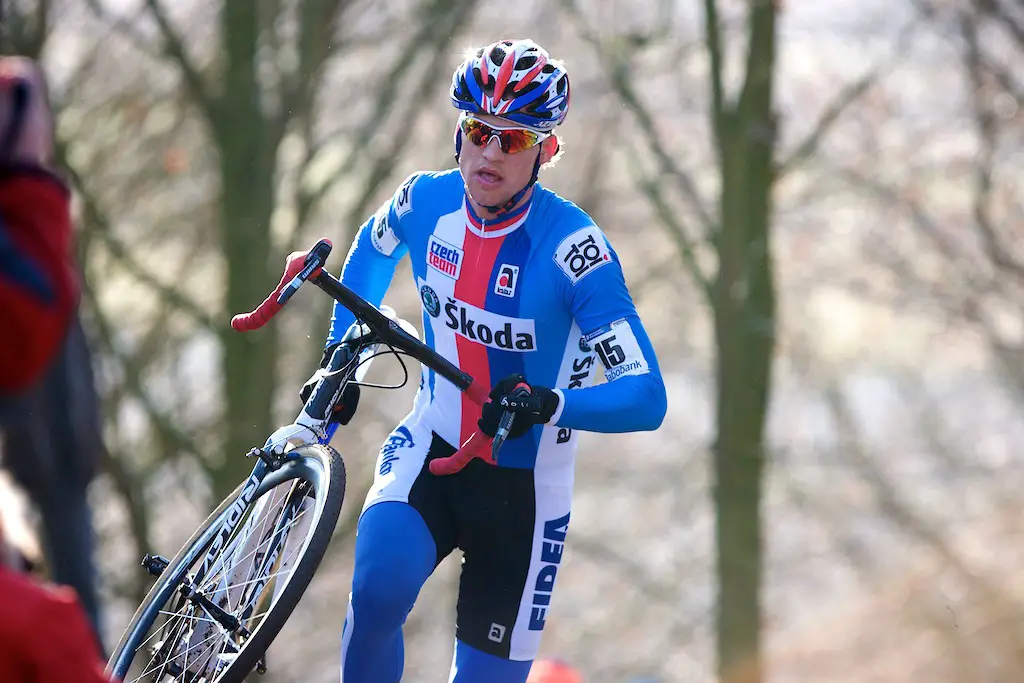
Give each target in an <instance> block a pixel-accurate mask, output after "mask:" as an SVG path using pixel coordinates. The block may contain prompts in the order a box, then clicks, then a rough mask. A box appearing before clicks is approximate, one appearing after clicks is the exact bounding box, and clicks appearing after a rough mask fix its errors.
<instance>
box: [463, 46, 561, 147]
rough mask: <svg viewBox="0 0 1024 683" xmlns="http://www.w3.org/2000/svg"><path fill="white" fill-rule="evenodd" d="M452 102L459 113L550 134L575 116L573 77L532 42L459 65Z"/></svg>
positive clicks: (484, 51)
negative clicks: (572, 113) (489, 117)
mask: <svg viewBox="0 0 1024 683" xmlns="http://www.w3.org/2000/svg"><path fill="white" fill-rule="evenodd" d="M451 98H452V104H453V105H454V106H455V107H456V108H458V109H462V110H465V111H468V112H472V113H478V114H491V115H494V116H501V117H502V118H506V119H508V120H509V121H513V122H515V123H517V124H519V125H521V126H526V127H528V128H533V129H535V130H538V131H543V132H550V131H551V130H553V129H554V128H555V126H557V125H558V124H560V123H561V122H562V121H564V120H565V115H566V114H567V113H568V111H569V75H568V74H567V73H566V72H565V68H564V67H563V66H562V64H561V62H558V61H557V60H553V59H551V57H550V56H549V55H548V53H547V51H546V50H545V49H544V48H542V47H541V46H540V45H538V44H537V43H535V42H533V41H532V40H501V41H498V42H497V43H492V44H490V45H488V46H486V47H482V48H480V49H479V50H477V51H476V53H475V54H473V55H471V56H470V57H468V58H467V59H466V60H465V61H463V62H462V64H460V65H459V67H458V68H457V69H456V70H455V73H454V74H453V75H452V88H451Z"/></svg>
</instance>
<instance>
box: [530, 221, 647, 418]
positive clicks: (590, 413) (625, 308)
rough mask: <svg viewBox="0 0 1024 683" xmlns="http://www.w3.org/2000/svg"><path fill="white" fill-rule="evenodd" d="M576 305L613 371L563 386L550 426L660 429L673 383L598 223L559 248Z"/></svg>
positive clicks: (599, 352)
mask: <svg viewBox="0 0 1024 683" xmlns="http://www.w3.org/2000/svg"><path fill="white" fill-rule="evenodd" d="M555 263H556V265H557V267H558V269H559V270H560V271H561V272H562V275H564V276H565V282H564V284H565V286H566V288H567V297H568V303H569V309H570V311H571V312H572V315H573V317H574V318H575V320H576V323H577V325H578V326H579V328H580V329H581V330H583V331H584V339H585V340H586V343H587V345H589V346H590V348H592V349H593V350H594V352H595V353H596V354H597V357H598V360H599V361H600V362H601V364H602V365H603V366H604V368H605V373H604V374H605V379H606V380H607V382H606V383H605V384H601V385H598V386H592V387H582V388H577V389H556V390H555V392H556V393H557V394H559V398H560V401H559V405H558V408H557V409H556V411H555V414H554V415H553V416H552V418H551V421H550V423H551V424H555V425H557V426H559V427H568V428H570V429H582V430H584V431H591V432H606V433H611V432H635V431H649V430H654V429H657V428H658V427H659V426H660V425H661V423H662V421H663V420H664V418H665V412H666V410H667V398H666V395H665V383H664V382H663V380H662V377H661V371H660V369H659V367H658V359H657V357H656V356H655V353H654V347H653V345H652V344H651V340H650V338H649V337H648V335H647V331H646V330H645V329H644V326H643V323H642V322H641V321H640V317H639V316H638V315H637V312H636V307H635V306H634V304H633V300H632V298H631V297H630V295H629V289H628V288H627V286H626V280H625V277H624V276H623V274H622V267H621V265H620V264H619V259H618V256H616V254H615V252H614V250H613V249H612V248H611V246H610V245H609V244H608V241H607V240H606V239H605V237H604V234H603V233H602V232H601V231H600V229H599V228H597V227H596V226H589V227H586V228H583V229H581V230H578V231H576V232H574V233H573V234H571V235H570V236H569V237H567V238H565V240H563V241H562V242H561V244H559V246H558V249H557V250H556V252H555Z"/></svg>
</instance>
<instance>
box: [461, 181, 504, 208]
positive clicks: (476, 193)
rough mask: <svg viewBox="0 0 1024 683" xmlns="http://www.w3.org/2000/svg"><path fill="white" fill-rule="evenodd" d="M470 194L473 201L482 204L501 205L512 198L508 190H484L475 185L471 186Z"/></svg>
mask: <svg viewBox="0 0 1024 683" xmlns="http://www.w3.org/2000/svg"><path fill="white" fill-rule="evenodd" d="M474 185H475V183H474ZM469 196H470V197H472V198H473V201H475V202H476V203H477V204H479V205H480V206H501V205H502V204H504V203H505V202H507V201H508V200H509V199H511V198H512V195H511V194H509V193H508V192H504V191H501V190H483V189H481V188H480V187H474V186H470V188H469Z"/></svg>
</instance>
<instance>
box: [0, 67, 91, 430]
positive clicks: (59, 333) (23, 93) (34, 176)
mask: <svg viewBox="0 0 1024 683" xmlns="http://www.w3.org/2000/svg"><path fill="white" fill-rule="evenodd" d="M52 156H53V117H52V115H51V112H50V106H49V101H48V98H47V90H46V80H45V78H44V76H43V72H42V70H41V69H40V68H39V66H38V65H37V64H36V63H35V62H33V61H32V60H29V59H26V58H23V57H4V58H0V399H3V398H4V397H9V396H12V395H16V394H17V393H19V392H21V391H24V390H25V389H27V388H29V387H30V386H31V385H32V384H33V383H34V382H35V381H36V380H38V379H39V377H40V376H41V374H42V373H43V372H44V371H45V370H46V368H47V367H48V365H49V363H50V362H51V361H52V360H53V358H54V356H55V355H56V353H57V351H58V349H59V347H60V344H61V342H62V341H63V339H64V336H65V334H66V332H67V329H68V324H69V322H70V320H71V317H72V314H73V312H74V310H75V307H76V304H77V299H78V285H77V282H76V280H77V278H76V275H75V270H74V263H73V257H72V253H71V215H70V193H69V191H68V188H67V186H66V185H65V184H64V183H63V182H62V181H61V180H60V179H59V178H58V177H57V176H56V175H55V174H54V173H53V172H52V171H51V170H50V162H51V158H52ZM0 413H2V411H0Z"/></svg>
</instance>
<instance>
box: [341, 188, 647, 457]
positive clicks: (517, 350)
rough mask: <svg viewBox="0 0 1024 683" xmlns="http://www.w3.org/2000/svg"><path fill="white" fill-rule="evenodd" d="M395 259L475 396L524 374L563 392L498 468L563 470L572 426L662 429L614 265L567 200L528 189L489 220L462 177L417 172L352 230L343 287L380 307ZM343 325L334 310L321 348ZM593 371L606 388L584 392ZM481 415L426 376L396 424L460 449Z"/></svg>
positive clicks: (598, 234) (571, 448)
mask: <svg viewBox="0 0 1024 683" xmlns="http://www.w3.org/2000/svg"><path fill="white" fill-rule="evenodd" d="M405 255H408V256H409V258H410V261H411V265H412V275H413V278H414V280H415V284H416V288H417V290H418V292H419V295H420V300H421V302H422V316H423V318H422V322H423V333H424V341H425V342H426V344H428V345H429V346H430V347H431V348H433V349H434V350H435V351H437V352H438V353H439V354H441V355H442V356H444V357H445V358H446V359H448V360H449V361H451V362H452V363H453V364H454V365H456V366H457V367H459V368H460V369H462V370H463V371H464V372H467V373H469V374H470V375H472V376H473V377H474V378H476V380H478V381H480V382H482V383H483V384H484V385H485V386H493V385H494V383H496V382H497V381H498V380H500V379H502V378H503V377H505V376H507V375H510V374H513V373H520V374H522V375H523V376H524V377H526V379H527V381H528V382H529V383H531V384H536V385H538V386H545V387H549V388H552V389H555V390H556V392H557V393H558V394H559V395H560V403H559V408H558V410H557V412H556V413H555V415H554V417H553V418H552V420H551V421H550V423H548V424H546V425H537V426H535V427H534V428H533V429H532V430H531V431H530V432H529V433H527V434H526V435H525V436H523V437H521V438H518V439H512V440H509V441H507V442H506V443H505V444H504V446H503V447H502V451H501V455H500V465H502V466H506V467H517V468H533V469H537V470H541V471H543V470H549V471H555V470H559V469H562V468H565V467H568V468H570V471H571V467H572V463H573V460H574V456H575V450H576V439H577V431H578V430H586V431H595V432H629V431H639V430H651V429H656V428H657V427H658V426H659V425H660V424H661V421H662V419H663V418H664V415H665V410H666V399H665V388H664V384H663V383H662V379H661V373H660V371H659V368H658V362H657V359H656V358H655V354H654V349H653V348H652V345H651V342H650V340H649V338H648V335H647V333H646V331H645V330H644V328H643V325H642V324H641V322H640V319H639V317H638V315H637V312H636V308H635V306H634V304H633V300H632V298H631V297H630V295H629V291H628V289H627V286H626V282H625V278H624V276H623V272H622V268H621V265H620V263H619V259H618V257H617V255H616V254H615V251H614V250H613V249H612V247H611V245H610V244H609V242H608V240H607V239H606V237H605V235H604V233H603V232H602V231H601V230H600V228H598V226H597V225H595V223H594V221H593V220H592V219H591V218H590V216H588V215H587V213H586V212H584V211H583V210H582V209H580V208H579V207H578V206H576V205H575V204H573V203H572V202H570V201H568V200H566V199H563V198H562V197H560V196H558V195H557V194H555V193H554V192H552V191H550V190H547V189H545V188H544V187H542V186H541V185H540V184H537V185H535V187H534V190H533V192H532V193H531V195H530V198H529V200H528V201H527V203H525V204H524V205H523V206H521V207H519V208H518V209H516V210H514V211H513V212H511V213H509V214H506V215H504V216H502V217H501V218H500V219H497V220H494V221H493V222H487V221H484V220H482V219H481V218H480V217H479V216H477V215H476V214H475V213H474V211H473V209H472V207H471V205H470V203H469V202H468V200H467V198H466V194H465V187H464V184H463V180H462V176H461V175H460V173H459V172H458V170H451V171H445V172H439V173H417V174H413V175H412V176H410V177H409V178H408V179H407V180H406V181H405V182H404V183H403V184H402V185H401V186H400V187H399V189H398V191H397V192H396V193H395V194H394V196H393V197H392V198H391V199H390V200H389V201H387V202H386V203H385V204H384V205H383V206H382V207H381V208H380V209H379V210H378V211H377V212H376V214H374V216H372V217H371V218H370V219H369V220H368V221H367V222H366V223H365V224H364V225H363V226H362V227H361V228H360V230H359V232H358V234H357V236H356V239H355V241H354V243H353V245H352V248H351V250H350V251H349V254H348V257H347V259H346V262H345V266H344V268H343V270H342V276H341V280H342V282H343V283H344V284H345V285H346V286H348V287H349V288H351V289H352V290H353V291H355V292H356V293H358V294H360V295H361V296H363V297H364V298H365V299H367V300H368V301H369V302H371V303H373V304H375V305H378V306H379V305H380V304H381V302H382V300H383V298H384V295H385V293H386V292H387V289H388V287H389V286H390V284H391V281H392V278H393V276H394V273H395V268H396V266H397V265H398V263H399V261H400V260H401V258H402V257H404V256H405ZM352 321H353V317H352V314H351V313H350V312H349V311H348V310H347V309H345V308H343V307H342V306H340V305H336V306H335V309H334V315H333V316H332V320H331V323H332V324H331V332H330V335H329V338H328V343H332V342H334V341H337V340H339V339H340V338H341V337H342V335H343V334H344V333H345V330H346V329H347V328H348V326H349V325H350V324H351V323H352ZM598 364H600V365H601V367H602V368H603V371H604V378H605V380H606V381H605V382H604V383H601V384H597V385H594V381H595V379H596V376H597V373H598V372H599V368H598ZM479 415H480V410H479V407H477V406H475V405H474V404H473V403H472V402H470V401H469V399H468V397H464V396H463V395H462V394H461V392H460V391H459V390H458V389H456V388H455V387H454V386H453V385H452V384H450V383H449V382H448V381H447V380H445V379H444V378H442V377H438V376H436V374H435V373H434V372H433V371H432V370H430V369H428V368H423V374H422V378H421V382H420V388H419V391H418V393H417V396H416V401H415V405H414V408H413V411H412V413H410V416H409V417H408V418H407V420H406V422H409V421H413V420H414V421H416V422H417V424H418V425H419V426H420V427H423V428H429V429H430V430H432V431H433V432H435V433H436V434H437V435H438V436H440V437H441V438H442V439H444V440H445V441H447V442H448V443H449V444H452V445H454V446H458V445H459V444H461V443H463V442H464V441H465V439H466V438H468V436H469V435H470V434H471V433H472V432H473V431H474V430H475V429H476V428H477V425H476V420H477V418H478V417H479ZM570 476H571V475H570Z"/></svg>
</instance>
